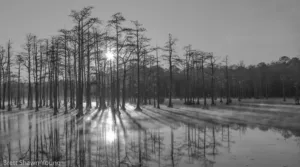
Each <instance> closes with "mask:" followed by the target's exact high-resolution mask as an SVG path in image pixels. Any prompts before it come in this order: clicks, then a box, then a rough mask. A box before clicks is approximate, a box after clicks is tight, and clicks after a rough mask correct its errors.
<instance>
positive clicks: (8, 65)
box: [7, 41, 11, 111]
mask: <svg viewBox="0 0 300 167" xmlns="http://www.w3.org/2000/svg"><path fill="white" fill-rule="evenodd" d="M10 48H11V44H10V41H9V42H8V46H7V75H8V76H7V82H8V85H7V100H8V105H7V111H11V82H10V77H11V75H10Z"/></svg>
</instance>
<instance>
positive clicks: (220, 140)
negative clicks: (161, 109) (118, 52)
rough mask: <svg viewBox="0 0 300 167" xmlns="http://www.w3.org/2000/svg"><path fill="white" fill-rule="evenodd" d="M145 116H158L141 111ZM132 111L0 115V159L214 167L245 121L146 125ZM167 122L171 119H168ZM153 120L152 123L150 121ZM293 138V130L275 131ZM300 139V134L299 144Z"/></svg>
mask: <svg viewBox="0 0 300 167" xmlns="http://www.w3.org/2000/svg"><path fill="white" fill-rule="evenodd" d="M143 114H144V116H145V117H147V118H150V117H154V115H151V114H150V113H147V114H146V113H143ZM137 118H138V116H135V115H134V114H133V112H129V111H124V112H123V114H121V116H119V115H116V117H113V113H112V112H111V110H110V109H107V110H101V111H98V110H95V111H91V112H90V113H89V114H87V115H86V116H85V117H84V118H82V119H77V118H76V116H75V114H73V113H72V112H70V114H68V115H57V116H52V114H51V113H48V112H47V111H41V112H38V113H35V112H27V113H22V114H17V115H6V114H3V113H0V119H1V120H0V121H1V122H0V134H1V140H0V160H1V162H2V165H3V160H26V161H39V160H48V161H60V162H62V163H63V166H67V167H73V166H96V167H100V166H107V167H113V166H118V167H123V166H140V167H142V166H158V167H161V166H172V167H175V166H184V165H185V164H197V165H198V166H205V167H207V166H214V164H215V163H216V161H217V159H216V158H217V157H218V156H222V155H221V154H220V153H222V154H227V153H228V154H229V153H231V147H232V146H234V144H235V141H234V140H237V139H238V138H236V136H234V135H233V134H232V133H235V134H239V135H240V136H243V135H244V134H246V133H247V131H246V130H247V127H246V126H245V125H236V124H235V125H228V124H227V125H217V124H212V123H206V122H204V123H203V122H201V123H199V124H181V126H167V125H166V124H163V123H164V120H163V119H162V118H157V119H159V120H153V119H152V121H154V122H155V123H159V124H162V126H160V127H155V128H145V127H146V123H145V122H144V120H140V119H137ZM166 119H168V121H170V119H169V118H166ZM151 123H152V124H153V122H151ZM273 131H276V133H278V134H280V135H282V136H283V137H284V138H286V139H289V138H292V137H294V136H293V133H292V132H291V131H285V130H276V129H273ZM296 141H297V143H299V138H297V140H295V142H296Z"/></svg>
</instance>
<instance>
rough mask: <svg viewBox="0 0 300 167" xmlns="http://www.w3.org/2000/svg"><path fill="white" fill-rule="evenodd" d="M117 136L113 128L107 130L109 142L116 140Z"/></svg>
mask: <svg viewBox="0 0 300 167" xmlns="http://www.w3.org/2000/svg"><path fill="white" fill-rule="evenodd" d="M116 138H117V135H116V133H115V132H114V131H113V130H111V129H109V130H107V131H106V141H107V142H108V143H112V142H114V141H115V140H116Z"/></svg>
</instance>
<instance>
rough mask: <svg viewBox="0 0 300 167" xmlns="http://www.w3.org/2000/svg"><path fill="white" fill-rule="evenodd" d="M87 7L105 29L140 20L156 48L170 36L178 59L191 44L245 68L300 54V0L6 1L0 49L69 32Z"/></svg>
mask: <svg viewBox="0 0 300 167" xmlns="http://www.w3.org/2000/svg"><path fill="white" fill-rule="evenodd" d="M85 6H94V9H93V12H92V16H94V17H98V18H99V19H100V20H102V21H103V23H105V24H106V22H107V20H109V19H110V17H111V15H113V14H114V13H116V12H121V13H122V14H123V15H124V17H125V18H126V20H127V21H128V23H127V24H129V21H130V20H138V21H139V22H140V23H142V24H143V26H144V27H145V28H146V29H147V32H146V36H147V37H149V38H151V39H152V41H151V44H152V45H154V46H155V45H156V44H157V45H158V46H163V45H164V43H165V42H166V41H167V40H168V34H169V33H171V34H172V35H173V36H174V37H175V38H177V39H178V42H177V45H176V51H177V54H178V55H182V54H183V53H184V52H183V47H184V46H186V45H189V44H191V45H192V47H193V49H198V50H202V51H206V52H213V53H214V55H215V56H217V57H219V61H222V60H223V59H224V57H225V56H226V55H228V56H229V60H230V62H231V63H238V62H240V61H243V62H244V63H245V64H246V65H249V64H257V63H260V62H267V63H269V62H271V61H276V60H278V59H279V58H280V57H281V56H289V57H295V56H298V55H300V0H180V1H179V0H148V1H146V0H126V1H124V0H118V1H117V0H107V1H104V0H84V1H83V0H81V1H79V0H63V1H61V0H26V1H25V0H23V1H20V0H1V2H0V20H1V25H0V45H2V46H6V45H7V42H8V40H11V41H12V43H13V45H12V47H13V53H14V54H17V53H20V52H22V51H23V49H22V45H23V44H24V43H25V36H26V34H28V33H33V34H35V35H37V36H38V37H39V38H49V37H50V36H52V35H56V34H58V30H59V29H61V28H67V29H70V28H71V27H73V25H74V23H73V22H72V19H71V18H70V17H69V16H68V15H69V14H70V12H71V10H73V9H74V10H80V9H82V8H83V7H85ZM127 24H126V25H127Z"/></svg>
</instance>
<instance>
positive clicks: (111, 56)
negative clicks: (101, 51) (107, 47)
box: [106, 51, 114, 60]
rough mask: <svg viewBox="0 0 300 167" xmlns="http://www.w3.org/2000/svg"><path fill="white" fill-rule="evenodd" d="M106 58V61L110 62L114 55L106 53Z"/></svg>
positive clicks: (109, 52)
mask: <svg viewBox="0 0 300 167" xmlns="http://www.w3.org/2000/svg"><path fill="white" fill-rule="evenodd" d="M106 58H107V59H108V60H112V59H113V58H114V54H113V53H112V52H111V51H107V52H106Z"/></svg>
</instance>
